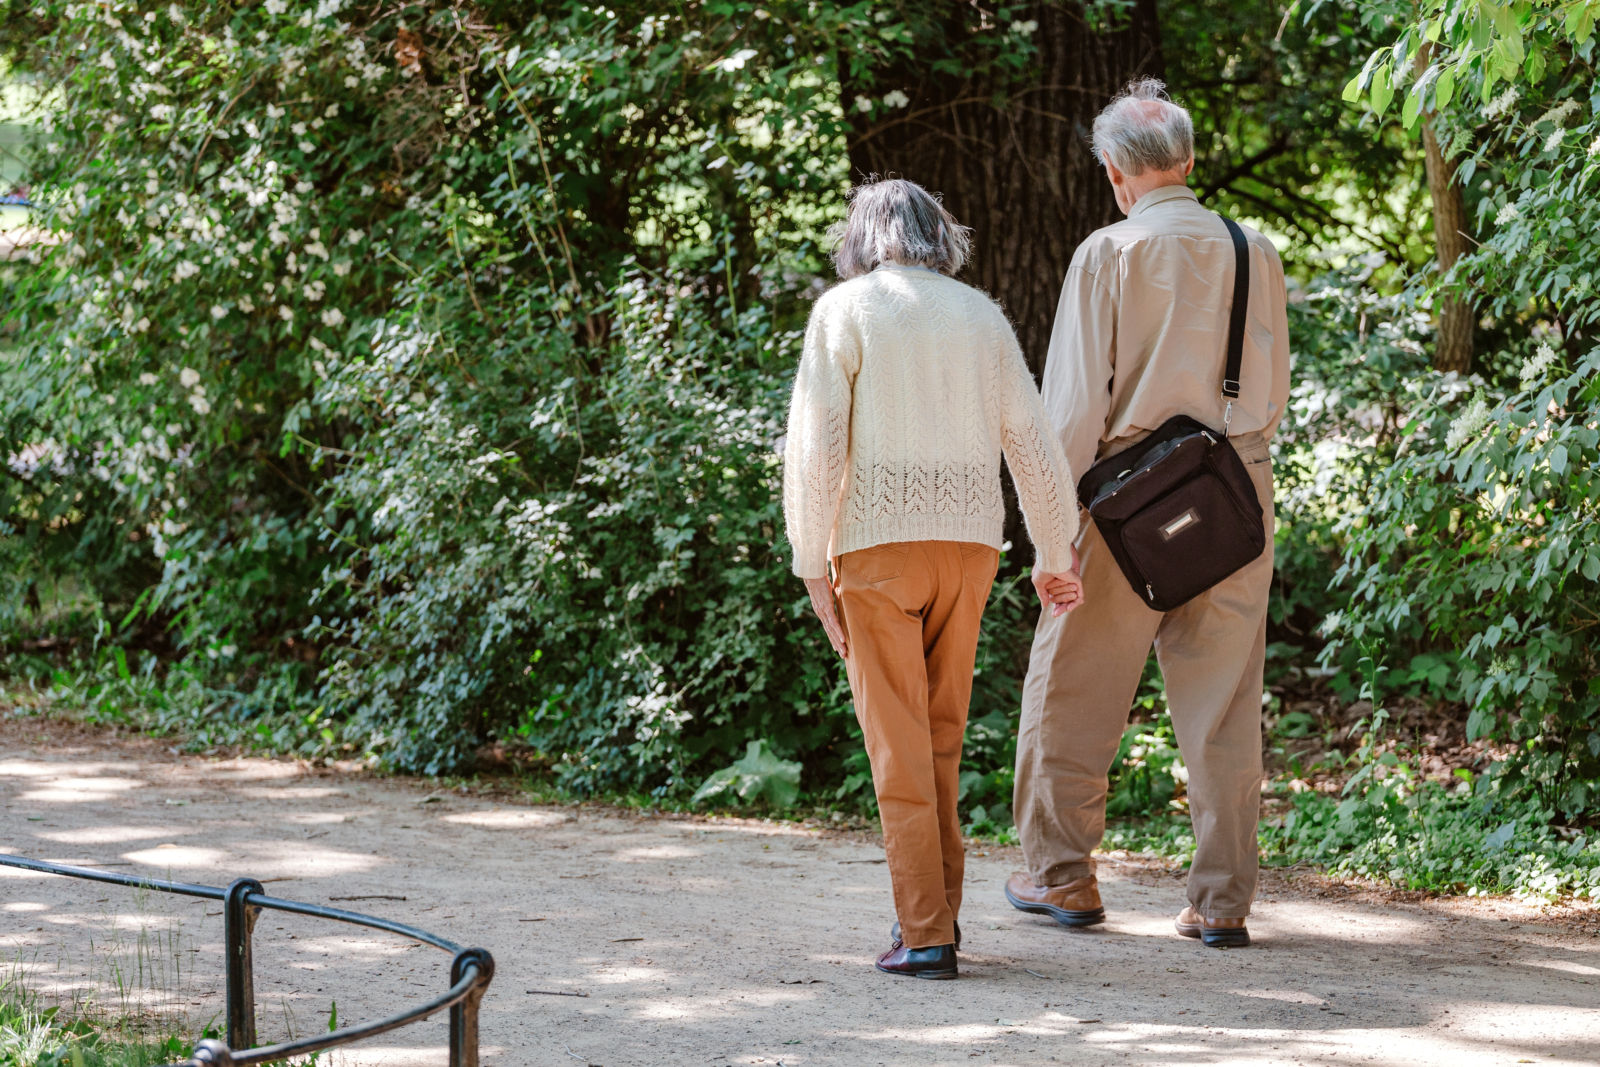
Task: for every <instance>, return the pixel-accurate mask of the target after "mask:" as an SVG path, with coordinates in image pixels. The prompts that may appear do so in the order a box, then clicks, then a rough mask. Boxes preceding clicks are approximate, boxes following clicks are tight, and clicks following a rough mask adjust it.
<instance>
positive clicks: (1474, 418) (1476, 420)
mask: <svg viewBox="0 0 1600 1067" xmlns="http://www.w3.org/2000/svg"><path fill="white" fill-rule="evenodd" d="M1488 425H1489V404H1488V401H1486V400H1484V399H1483V397H1481V396H1475V397H1473V398H1472V403H1470V404H1468V405H1467V407H1466V410H1465V411H1463V412H1462V413H1461V414H1459V415H1457V416H1456V417H1455V421H1453V422H1452V423H1450V430H1449V432H1448V433H1446V434H1445V435H1444V446H1445V447H1446V448H1448V449H1450V450H1451V451H1455V450H1456V449H1459V448H1460V447H1461V446H1462V445H1465V444H1466V443H1467V442H1468V441H1471V440H1472V439H1473V438H1475V437H1477V436H1478V435H1479V434H1481V433H1482V432H1483V430H1484V428H1485V427H1486V426H1488Z"/></svg>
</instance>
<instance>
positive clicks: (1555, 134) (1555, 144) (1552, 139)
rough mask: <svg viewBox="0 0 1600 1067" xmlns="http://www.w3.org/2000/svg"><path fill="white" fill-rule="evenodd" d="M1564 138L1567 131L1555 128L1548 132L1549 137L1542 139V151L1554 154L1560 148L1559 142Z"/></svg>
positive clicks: (1558, 127)
mask: <svg viewBox="0 0 1600 1067" xmlns="http://www.w3.org/2000/svg"><path fill="white" fill-rule="evenodd" d="M1566 137H1567V131H1566V130H1563V129H1562V128H1561V127H1560V126H1557V127H1556V128H1555V129H1553V130H1551V131H1550V136H1549V137H1546V138H1545V139H1544V150H1545V151H1546V152H1554V151H1555V150H1556V149H1558V148H1560V147H1561V142H1562V141H1564V140H1566Z"/></svg>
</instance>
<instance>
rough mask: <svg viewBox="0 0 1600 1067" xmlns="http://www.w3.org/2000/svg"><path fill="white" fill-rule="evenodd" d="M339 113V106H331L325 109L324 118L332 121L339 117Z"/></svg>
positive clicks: (323, 111)
mask: <svg viewBox="0 0 1600 1067" xmlns="http://www.w3.org/2000/svg"><path fill="white" fill-rule="evenodd" d="M338 113H339V105H338V104H329V105H328V106H327V107H325V108H323V110H322V117H323V118H325V119H331V118H333V117H334V116H335V115H337V114H338Z"/></svg>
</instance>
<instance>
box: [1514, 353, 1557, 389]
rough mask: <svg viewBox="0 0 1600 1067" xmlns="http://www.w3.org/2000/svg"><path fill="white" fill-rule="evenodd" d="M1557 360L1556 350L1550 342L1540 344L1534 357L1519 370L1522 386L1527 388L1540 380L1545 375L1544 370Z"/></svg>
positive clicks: (1518, 375)
mask: <svg viewBox="0 0 1600 1067" xmlns="http://www.w3.org/2000/svg"><path fill="white" fill-rule="evenodd" d="M1555 361H1556V350H1555V349H1554V348H1551V347H1550V346H1549V345H1548V344H1542V345H1540V346H1539V347H1538V348H1537V349H1535V350H1534V353H1533V356H1532V358H1531V359H1529V360H1528V361H1527V362H1526V363H1524V364H1523V365H1522V369H1521V370H1520V371H1518V372H1517V377H1519V378H1521V379H1522V387H1523V388H1524V389H1526V388H1527V387H1528V386H1529V385H1532V384H1534V383H1536V382H1538V381H1539V380H1540V379H1541V378H1543V377H1544V372H1545V371H1547V370H1549V369H1550V365H1551V364H1552V363H1554V362H1555Z"/></svg>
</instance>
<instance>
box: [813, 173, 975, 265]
mask: <svg viewBox="0 0 1600 1067" xmlns="http://www.w3.org/2000/svg"><path fill="white" fill-rule="evenodd" d="M848 198H849V200H850V211H849V213H848V214H847V215H846V216H845V218H844V221H842V222H838V223H835V224H834V225H833V227H832V228H831V229H830V230H829V231H828V237H829V239H830V240H831V241H832V242H833V265H834V268H835V269H836V270H837V271H838V272H839V277H841V278H846V279H849V278H855V277H858V276H860V275H862V274H866V273H867V272H868V271H870V270H872V269H873V268H874V267H876V266H877V265H878V264H880V263H903V264H905V265H907V266H912V267H927V268H928V269H930V270H936V271H938V272H939V273H940V274H949V275H954V274H956V273H957V272H958V271H960V270H961V268H962V266H963V265H964V264H965V263H966V262H967V254H968V252H969V251H970V249H971V247H972V236H971V235H972V231H971V230H970V229H969V228H968V227H966V226H963V225H961V224H960V223H959V222H957V221H956V220H955V216H953V215H951V214H950V212H948V211H946V210H945V207H944V205H943V204H941V203H940V202H939V199H938V197H936V196H934V195H933V194H932V193H930V192H928V191H927V190H926V189H924V188H923V187H922V186H920V185H918V184H917V183H916V182H908V181H906V180H905V179H903V178H885V179H883V180H881V181H879V180H877V179H873V178H869V179H868V180H867V181H866V182H864V183H862V184H861V185H858V186H856V187H855V188H854V189H852V190H850V192H849V194H848Z"/></svg>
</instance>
